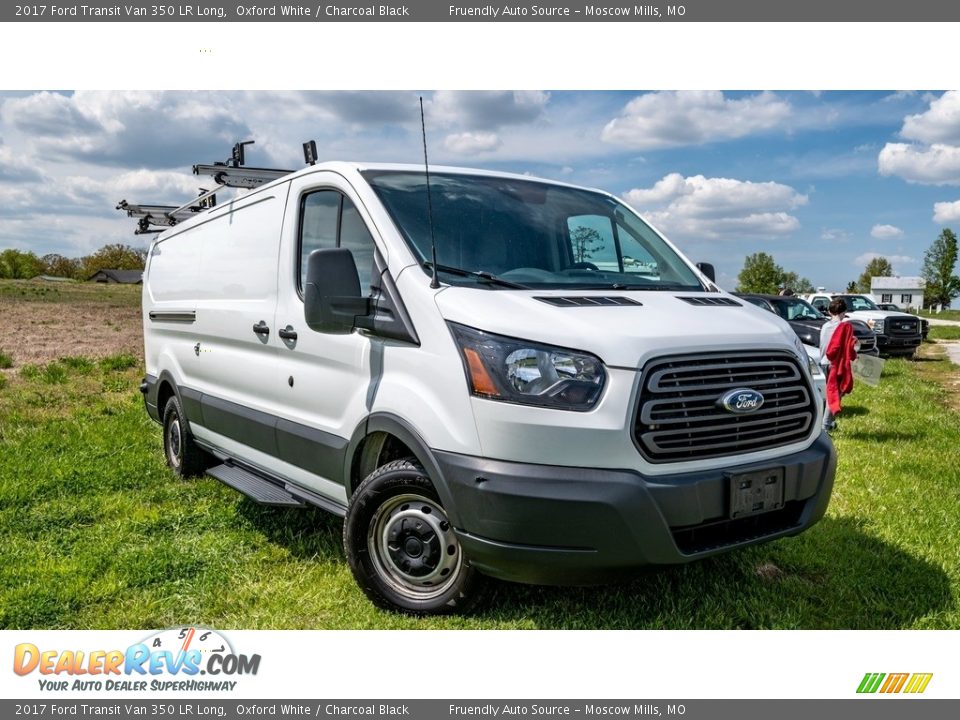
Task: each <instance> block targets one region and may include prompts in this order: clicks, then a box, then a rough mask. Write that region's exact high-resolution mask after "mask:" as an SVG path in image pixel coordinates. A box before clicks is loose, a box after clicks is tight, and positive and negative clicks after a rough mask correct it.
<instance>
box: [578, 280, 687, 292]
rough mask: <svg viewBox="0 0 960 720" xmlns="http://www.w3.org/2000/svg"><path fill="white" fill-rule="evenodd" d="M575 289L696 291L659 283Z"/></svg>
mask: <svg viewBox="0 0 960 720" xmlns="http://www.w3.org/2000/svg"><path fill="white" fill-rule="evenodd" d="M576 287H577V288H578V289H579V290H650V291H653V292H663V291H666V292H678V291H684V292H697V290H695V289H693V288H691V287H690V286H689V285H663V284H659V283H657V284H651V285H638V284H636V283H620V282H612V283H606V284H603V285H596V284H595V285H577V286H576Z"/></svg>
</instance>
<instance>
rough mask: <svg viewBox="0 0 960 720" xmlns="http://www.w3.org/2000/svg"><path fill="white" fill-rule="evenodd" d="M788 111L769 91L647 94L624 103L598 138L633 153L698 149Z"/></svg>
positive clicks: (773, 121)
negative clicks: (732, 94) (735, 96)
mask: <svg viewBox="0 0 960 720" xmlns="http://www.w3.org/2000/svg"><path fill="white" fill-rule="evenodd" d="M790 113H791V107H790V104H789V103H788V102H786V101H785V100H781V99H780V98H779V97H777V96H776V95H774V94H773V93H770V92H763V93H759V94H757V95H751V96H749V97H745V98H742V99H729V98H726V97H724V95H723V93H722V92H720V91H717V90H708V91H697V92H688V91H679V92H655V93H647V94H646V95H640V96H639V97H636V98H634V99H633V100H631V101H630V102H629V103H627V105H626V107H624V108H623V110H622V111H621V112H620V116H619V117H617V118H614V119H613V120H611V121H610V122H608V123H607V125H606V126H605V127H604V128H603V133H602V138H603V140H605V141H606V142H609V143H613V144H617V145H625V146H627V147H631V148H637V149H639V150H653V149H658V148H668V147H677V146H681V145H699V144H702V143H708V142H714V141H717V140H730V139H734V138H740V137H744V136H746V135H750V134H752V133H756V132H760V131H765V130H770V129H771V128H775V127H777V126H778V125H779V124H780V123H782V122H783V121H784V120H786V119H787V118H788V117H789V116H790Z"/></svg>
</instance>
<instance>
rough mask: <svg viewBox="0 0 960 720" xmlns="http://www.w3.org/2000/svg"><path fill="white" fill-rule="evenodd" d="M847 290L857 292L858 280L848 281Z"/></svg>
mask: <svg viewBox="0 0 960 720" xmlns="http://www.w3.org/2000/svg"><path fill="white" fill-rule="evenodd" d="M846 292H848V293H855V292H857V281H856V280H851V281H850V282H848V283H847V289H846Z"/></svg>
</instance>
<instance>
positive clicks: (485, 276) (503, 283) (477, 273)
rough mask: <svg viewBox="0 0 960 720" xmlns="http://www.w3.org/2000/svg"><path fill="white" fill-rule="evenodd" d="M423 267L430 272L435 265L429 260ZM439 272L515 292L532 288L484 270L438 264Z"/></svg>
mask: <svg viewBox="0 0 960 720" xmlns="http://www.w3.org/2000/svg"><path fill="white" fill-rule="evenodd" d="M423 267H425V268H427V269H428V270H429V269H430V268H432V267H433V263H432V262H430V261H429V260H426V261H424V263H423ZM437 270H439V271H440V272H447V273H450V274H451V275H459V276H460V277H473V278H477V279H478V280H482V281H483V282H485V283H489V284H491V285H498V286H500V287H505V288H512V289H514V290H529V289H530V288H529V287H527V286H526V285H521V284H520V283H515V282H512V281H510V280H504V279H503V278H500V277H497V276H496V275H494V274H492V273H488V272H486V271H484V270H464V269H463V268H458V267H454V266H453V265H441V264H440V263H437Z"/></svg>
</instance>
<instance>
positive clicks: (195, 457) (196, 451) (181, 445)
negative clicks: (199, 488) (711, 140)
mask: <svg viewBox="0 0 960 720" xmlns="http://www.w3.org/2000/svg"><path fill="white" fill-rule="evenodd" d="M163 454H164V457H165V458H166V459H167V466H168V467H169V468H170V469H171V470H173V471H174V472H175V473H176V474H177V475H179V476H180V477H184V478H188V477H196V476H197V475H202V474H203V472H204V470H206V469H207V468H208V467H209V466H210V456H209V455H208V454H207V453H206V452H205V451H204V450H202V449H201V448H200V446H198V445H197V443H196V442H195V441H194V439H193V435H192V434H191V433H190V424H189V423H188V422H187V418H186V416H185V415H184V414H183V406H181V405H180V399H179V398H178V397H177V396H176V395H173V396H171V397H170V399H169V400H167V405H166V407H164V409H163Z"/></svg>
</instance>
